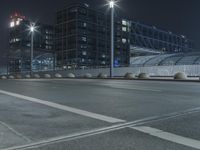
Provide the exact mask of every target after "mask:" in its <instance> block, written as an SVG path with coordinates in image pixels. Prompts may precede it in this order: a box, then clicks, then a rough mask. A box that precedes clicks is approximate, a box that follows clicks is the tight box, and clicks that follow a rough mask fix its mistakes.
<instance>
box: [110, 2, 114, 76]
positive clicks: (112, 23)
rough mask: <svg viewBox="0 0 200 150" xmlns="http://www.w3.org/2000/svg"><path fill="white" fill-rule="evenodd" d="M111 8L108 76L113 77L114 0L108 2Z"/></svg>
mask: <svg viewBox="0 0 200 150" xmlns="http://www.w3.org/2000/svg"><path fill="white" fill-rule="evenodd" d="M109 5H110V9H111V55H110V56H111V57H110V77H111V78H112V77H113V69H114V64H113V63H114V6H115V1H114V0H111V1H110V2H109Z"/></svg>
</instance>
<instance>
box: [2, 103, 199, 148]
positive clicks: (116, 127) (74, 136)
mask: <svg viewBox="0 0 200 150" xmlns="http://www.w3.org/2000/svg"><path fill="white" fill-rule="evenodd" d="M199 111H200V108H199V107H198V108H193V109H188V110H185V111H183V112H179V113H178V112H176V113H170V114H165V115H160V116H152V117H147V118H143V119H139V120H135V121H132V122H126V123H121V124H116V125H112V126H109V127H104V128H99V129H94V130H90V131H83V132H79V133H74V134H70V135H66V136H60V137H53V138H50V139H45V140H42V141H38V142H35V143H30V144H26V145H20V146H14V147H8V148H5V149H2V150H17V149H20V150H25V149H29V148H33V147H37V148H39V147H41V146H45V145H50V144H55V143H59V142H64V141H71V140H75V139H80V138H85V137H90V136H94V135H99V134H103V133H108V132H112V131H116V130H120V129H124V128H132V129H133V128H134V127H135V126H141V125H144V124H147V123H152V122H156V121H162V120H166V119H171V118H176V117H180V116H184V115H188V114H190V113H196V112H199Z"/></svg>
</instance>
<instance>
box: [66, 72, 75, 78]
mask: <svg viewBox="0 0 200 150" xmlns="http://www.w3.org/2000/svg"><path fill="white" fill-rule="evenodd" d="M75 77H76V76H75V74H73V73H68V74H67V78H75Z"/></svg>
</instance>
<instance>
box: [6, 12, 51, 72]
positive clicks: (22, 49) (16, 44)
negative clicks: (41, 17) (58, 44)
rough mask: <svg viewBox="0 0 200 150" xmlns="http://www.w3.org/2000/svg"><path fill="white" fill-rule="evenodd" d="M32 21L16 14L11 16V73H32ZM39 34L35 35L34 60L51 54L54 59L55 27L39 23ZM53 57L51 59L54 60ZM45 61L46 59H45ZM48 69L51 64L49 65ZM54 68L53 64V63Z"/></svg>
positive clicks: (9, 54) (36, 61) (36, 67)
mask: <svg viewBox="0 0 200 150" xmlns="http://www.w3.org/2000/svg"><path fill="white" fill-rule="evenodd" d="M30 24H31V21H30V20H28V19H27V18H26V17H25V16H22V15H20V14H19V13H15V14H13V15H11V16H10V23H9V52H8V56H9V65H8V70H9V72H10V73H14V72H15V73H16V72H23V71H30V49H31V48H30V46H31V36H30V31H29V30H28V26H30ZM36 26H37V27H38V28H37V32H35V33H34V58H40V56H41V57H42V55H45V56H47V54H49V53H50V54H51V55H52V57H53V50H54V27H53V26H50V25H45V24H41V23H37V24H36ZM48 56H50V55H48ZM52 57H51V59H53V58H52ZM46 59H48V60H49V59H50V58H46ZM44 60H45V59H44ZM38 61H40V62H41V63H44V62H42V60H35V59H34V61H33V62H34V64H37V65H34V66H33V69H38V67H39V65H38ZM47 66H48V67H50V66H49V64H47ZM51 66H52V62H51Z"/></svg>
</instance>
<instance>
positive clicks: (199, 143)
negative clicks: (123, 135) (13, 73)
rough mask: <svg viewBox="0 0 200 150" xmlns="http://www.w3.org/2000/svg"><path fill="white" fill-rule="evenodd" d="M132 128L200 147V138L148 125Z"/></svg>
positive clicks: (174, 141)
mask: <svg viewBox="0 0 200 150" xmlns="http://www.w3.org/2000/svg"><path fill="white" fill-rule="evenodd" d="M130 128H131V129H134V130H136V131H139V132H142V133H146V134H149V135H151V136H154V137H157V138H160V139H163V140H166V141H169V142H173V143H176V144H181V145H184V146H187V147H191V148H195V149H200V141H199V140H195V139H191V138H187V137H183V136H180V135H176V134H173V133H169V132H164V131H162V130H159V129H156V128H152V127H147V126H139V127H130Z"/></svg>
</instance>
